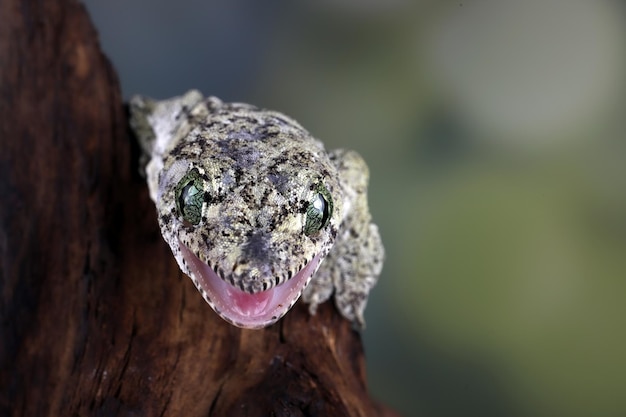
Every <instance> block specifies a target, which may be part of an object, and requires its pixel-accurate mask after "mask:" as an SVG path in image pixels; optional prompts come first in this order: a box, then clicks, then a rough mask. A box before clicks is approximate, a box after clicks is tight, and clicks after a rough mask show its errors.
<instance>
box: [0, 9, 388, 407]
mask: <svg viewBox="0 0 626 417" xmlns="http://www.w3.org/2000/svg"><path fill="white" fill-rule="evenodd" d="M137 160H138V149H137V147H136V146H135V145H134V144H133V140H132V138H130V137H129V132H128V126H127V115H126V113H125V110H124V106H123V103H122V98H121V94H120V90H119V85H118V81H117V77H116V75H115V72H114V71H113V69H112V67H111V65H110V63H109V62H108V60H107V59H106V57H105V56H104V55H103V54H102V52H101V50H100V47H99V45H98V40H97V33H96V32H95V30H94V28H93V26H92V24H91V22H90V20H89V18H88V16H87V13H86V11H85V8H84V7H83V6H82V5H81V4H80V3H79V2H77V1H73V0H46V1H35V0H0V196H1V204H0V321H1V328H0V415H1V416H8V415H11V416H60V415H76V416H128V415H133V416H207V415H208V416H268V415H273V416H392V415H394V414H393V413H392V412H391V411H389V410H388V409H386V408H384V407H381V406H379V405H377V404H376V403H375V402H374V401H373V400H372V398H371V397H370V396H369V394H368V391H367V385H366V376H365V361H364V356H363V349H362V344H361V339H360V335H359V334H358V333H356V332H354V331H353V330H352V329H351V327H350V324H349V323H348V322H347V321H346V320H343V319H342V318H341V317H340V316H339V314H338V313H337V311H336V309H335V308H334V307H333V306H332V305H331V304H328V303H327V304H325V305H322V306H321V307H320V309H319V313H318V314H317V315H316V316H314V317H311V316H310V315H309V314H308V313H307V311H306V306H304V305H302V303H298V304H297V305H296V307H295V308H294V309H293V310H292V311H291V312H290V313H289V314H288V315H287V316H286V318H285V319H283V320H281V321H280V322H279V323H277V324H276V325H274V326H271V327H269V328H267V329H264V330H241V329H237V328H235V327H232V326H230V325H228V324H227V323H225V322H224V321H223V320H221V319H219V318H218V317H217V315H215V313H213V311H212V310H211V309H210V308H209V307H208V306H207V305H206V304H205V303H204V301H203V300H202V298H201V297H200V295H199V294H198V293H197V291H196V289H195V288H194V287H193V285H192V283H191V281H190V280H189V279H187V278H186V277H184V276H183V275H182V274H181V273H180V272H179V270H178V267H177V266H176V263H175V260H174V258H173V257H172V256H171V254H170V253H169V249H168V248H167V246H166V244H165V243H164V242H163V241H162V239H161V237H160V234H159V231H158V226H157V222H156V214H155V211H154V207H153V205H152V204H151V202H150V200H149V198H148V194H147V187H146V186H145V183H144V181H143V180H142V179H141V178H140V177H139V176H138V174H137Z"/></svg>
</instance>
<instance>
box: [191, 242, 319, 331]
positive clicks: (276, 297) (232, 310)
mask: <svg viewBox="0 0 626 417" xmlns="http://www.w3.org/2000/svg"><path fill="white" fill-rule="evenodd" d="M179 245H180V249H181V252H182V254H183V257H184V258H185V260H186V261H187V264H188V265H189V267H190V269H191V273H192V274H193V276H194V278H195V280H196V281H197V284H196V285H197V286H198V289H199V290H200V291H201V292H203V291H204V294H206V296H205V299H206V300H207V302H208V303H209V304H210V305H211V307H213V309H214V310H215V312H216V313H217V314H219V315H220V316H221V317H222V318H223V319H224V320H226V321H228V322H229V323H232V324H234V325H235V326H238V327H244V328H248V329H258V328H261V327H266V326H269V325H270V324H272V323H274V322H276V321H277V320H278V319H280V318H281V317H282V316H283V315H285V313H287V311H289V309H290V308H291V307H292V306H293V305H294V304H295V302H296V301H297V300H298V298H299V297H300V294H302V290H303V289H304V287H305V286H306V284H307V283H308V282H309V279H310V278H311V275H313V273H314V272H315V270H316V269H317V264H318V263H319V259H320V255H319V254H318V255H316V256H315V257H314V258H313V259H312V260H311V261H310V262H309V263H308V264H306V265H305V266H304V268H302V269H301V270H300V271H299V272H298V273H297V274H295V275H294V276H293V277H292V278H291V279H289V280H287V281H286V282H284V283H282V284H280V285H278V286H276V287H272V288H270V289H269V290H267V291H262V292H259V293H256V294H250V293H247V292H245V291H241V290H240V289H238V288H235V287H233V286H232V285H230V284H229V283H227V282H226V281H224V280H223V279H221V278H220V277H219V276H218V275H217V274H216V273H215V271H213V269H211V268H210V267H209V266H208V265H207V264H206V263H204V262H202V261H201V260H200V258H198V257H197V256H196V255H195V254H194V253H193V252H191V251H190V250H189V249H188V248H187V247H186V246H185V245H184V244H183V243H182V242H180V241H179ZM204 294H203V295H204Z"/></svg>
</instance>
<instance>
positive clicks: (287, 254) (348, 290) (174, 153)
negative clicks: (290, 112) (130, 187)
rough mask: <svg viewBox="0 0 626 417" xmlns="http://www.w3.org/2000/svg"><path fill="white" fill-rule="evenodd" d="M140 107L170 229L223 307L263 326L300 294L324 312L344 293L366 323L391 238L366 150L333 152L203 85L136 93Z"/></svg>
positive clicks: (159, 203) (208, 294)
mask: <svg viewBox="0 0 626 417" xmlns="http://www.w3.org/2000/svg"><path fill="white" fill-rule="evenodd" d="M130 112H131V126H132V128H133V130H134V131H135V133H136V136H137V138H138V140H139V142H140V145H141V147H142V149H143V151H144V152H145V154H146V156H147V161H148V162H147V165H146V170H145V172H146V178H147V182H148V188H149V190H150V197H151V198H152V200H153V201H154V203H155V205H156V210H157V215H158V221H159V226H160V228H161V234H162V235H163V238H164V239H165V241H166V242H167V243H168V244H169V246H170V248H171V250H172V253H173V254H174V257H175V258H176V261H177V262H178V265H179V267H180V269H181V270H182V271H183V272H184V273H185V274H187V275H188V276H189V277H190V278H191V279H192V281H193V283H194V284H195V286H196V287H197V288H198V290H199V291H200V293H201V294H202V296H203V297H204V299H205V300H206V301H207V303H209V305H210V306H211V307H212V308H213V310H215V312H216V313H217V314H219V315H220V316H221V317H222V318H223V319H224V320H226V321H228V322H229V323H231V324H233V325H235V326H238V327H244V328H261V327H265V326H269V325H271V324H273V323H275V322H276V321H277V320H278V319H280V318H281V317H282V316H283V315H285V313H287V311H289V309H290V308H291V307H292V306H293V305H294V304H295V302H296V301H297V300H298V298H300V296H301V295H302V297H303V299H304V301H305V302H307V303H309V304H310V312H311V314H314V313H315V309H316V307H317V305H318V304H320V303H323V302H324V301H326V300H327V299H329V298H330V297H331V295H333V294H334V299H335V304H336V305H337V307H338V309H339V311H340V312H341V314H342V315H343V316H345V317H346V318H347V319H349V320H351V321H353V322H354V323H355V325H356V326H357V327H360V328H362V327H363V326H364V319H363V312H364V310H365V305H366V303H367V297H368V294H369V291H370V290H371V288H372V287H373V286H374V285H375V283H376V281H377V280H378V276H379V274H380V272H381V269H382V263H383V254H384V250H383V246H382V243H381V240H380V236H379V233H378V228H377V227H376V225H375V224H373V223H372V222H371V216H370V213H369V209H368V206H367V183H368V176H369V174H368V169H367V165H366V164H365V162H364V161H363V159H362V158H361V157H360V156H359V155H358V154H357V153H355V152H352V151H346V150H335V151H332V152H327V151H326V150H324V145H323V144H322V143H321V142H320V141H318V140H317V139H315V138H313V136H311V134H309V132H307V131H306V130H305V129H304V128H302V126H300V125H299V124H298V123H297V122H296V121H294V120H293V119H291V118H289V117H287V116H285V115H284V114H281V113H278V112H275V111H268V110H262V109H258V108H256V107H254V106H251V105H249V104H241V103H223V102H222V101H220V100H219V99H217V98H215V97H208V98H204V97H203V96H202V95H201V94H200V93H199V92H198V91H195V90H192V91H189V92H188V93H186V94H185V95H183V96H180V97H175V98H172V99H170V100H164V101H155V100H152V99H149V98H146V97H142V96H135V97H133V98H132V99H131V102H130Z"/></svg>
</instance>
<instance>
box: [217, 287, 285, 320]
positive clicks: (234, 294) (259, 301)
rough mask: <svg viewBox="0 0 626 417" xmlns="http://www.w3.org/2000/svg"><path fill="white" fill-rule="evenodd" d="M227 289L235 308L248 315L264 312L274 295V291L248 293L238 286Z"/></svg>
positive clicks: (243, 314)
mask: <svg viewBox="0 0 626 417" xmlns="http://www.w3.org/2000/svg"><path fill="white" fill-rule="evenodd" d="M226 291H227V292H228V297H229V298H230V301H231V302H232V307H233V309H234V310H236V311H238V312H239V314H241V315H242V316H247V317H250V316H256V315H259V314H261V313H263V311H264V310H265V308H266V307H267V305H268V304H269V303H270V301H272V298H273V296H274V291H263V292H259V293H256V294H248V293H247V292H244V291H239V290H237V289H236V288H228V289H227V290H226Z"/></svg>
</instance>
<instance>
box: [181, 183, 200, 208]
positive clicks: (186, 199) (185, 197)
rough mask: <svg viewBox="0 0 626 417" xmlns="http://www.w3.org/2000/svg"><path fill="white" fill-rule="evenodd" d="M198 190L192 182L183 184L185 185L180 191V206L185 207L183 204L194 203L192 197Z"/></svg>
mask: <svg viewBox="0 0 626 417" xmlns="http://www.w3.org/2000/svg"><path fill="white" fill-rule="evenodd" d="M199 192H200V191H199V190H198V189H197V188H196V186H195V185H194V184H193V183H189V184H187V185H185V187H184V188H183V192H182V193H180V200H181V201H180V206H181V207H183V209H184V208H185V206H187V205H190V204H193V203H194V197H195V196H196V194H198V193H199Z"/></svg>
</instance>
